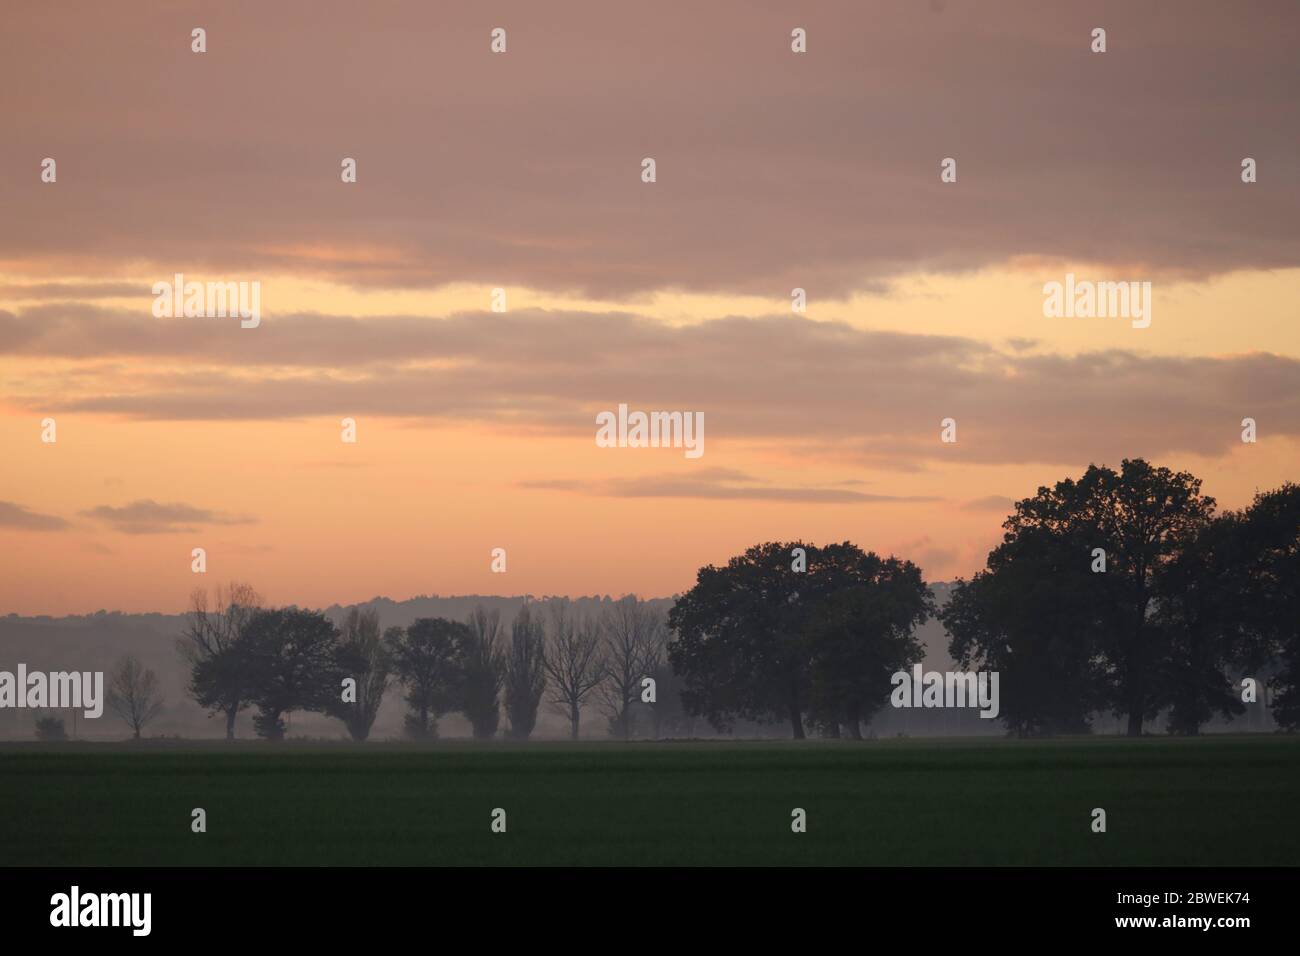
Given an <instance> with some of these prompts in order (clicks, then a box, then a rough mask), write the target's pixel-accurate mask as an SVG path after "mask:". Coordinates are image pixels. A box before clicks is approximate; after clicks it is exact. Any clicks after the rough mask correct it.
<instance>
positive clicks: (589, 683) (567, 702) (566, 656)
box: [545, 598, 605, 740]
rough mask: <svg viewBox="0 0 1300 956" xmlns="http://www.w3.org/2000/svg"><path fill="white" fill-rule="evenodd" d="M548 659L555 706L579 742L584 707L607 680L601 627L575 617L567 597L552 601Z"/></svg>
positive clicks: (551, 700) (589, 620) (552, 699)
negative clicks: (589, 696) (602, 653)
mask: <svg viewBox="0 0 1300 956" xmlns="http://www.w3.org/2000/svg"><path fill="white" fill-rule="evenodd" d="M550 612H551V617H550V622H549V628H548V631H549V633H548V635H547V649H546V657H545V667H546V676H547V677H548V678H549V679H550V688H551V699H550V702H551V706H552V707H553V708H554V709H555V710H556V711H558V712H559V713H561V714H563V715H564V716H565V717H567V718H568V719H569V730H570V736H571V737H572V739H574V740H577V739H578V723H579V720H580V719H581V716H582V704H583V702H584V701H585V700H586V699H587V697H588V695H590V694H591V692H592V691H593V690H595V689H596V688H597V687H598V686H600V682H601V681H602V680H603V679H604V675H605V661H604V658H603V656H602V655H601V633H600V628H599V627H598V626H597V625H596V623H595V622H594V621H593V620H592V619H591V618H590V617H585V616H584V617H583V618H582V619H581V620H576V619H575V618H574V615H573V612H572V609H571V607H570V605H569V601H568V599H567V598H561V599H559V600H556V601H554V602H552V604H551V607H550Z"/></svg>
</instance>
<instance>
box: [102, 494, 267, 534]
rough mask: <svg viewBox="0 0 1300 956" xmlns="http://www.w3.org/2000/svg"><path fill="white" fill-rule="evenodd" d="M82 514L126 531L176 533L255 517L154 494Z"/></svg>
mask: <svg viewBox="0 0 1300 956" xmlns="http://www.w3.org/2000/svg"><path fill="white" fill-rule="evenodd" d="M81 514H82V515H83V516H85V517H88V518H95V519H98V520H100V521H103V522H105V523H107V524H108V525H110V526H111V527H112V528H113V529H114V530H115V531H120V532H122V533H123V534H175V533H178V532H193V531H196V530H198V527H199V526H200V525H236V524H252V523H253V522H254V521H255V520H256V519H254V518H250V517H246V516H243V515H230V514H225V513H223V512H220V511H212V510H209V509H207V508H197V507H195V506H194V505H187V504H183V503H181V502H173V503H160V502H157V501H154V500H153V499H151V498H141V499H140V500H138V501H132V502H131V503H130V504H127V505H123V506H122V507H120V508H114V507H111V506H109V505H100V506H98V507H96V508H91V509H90V510H88V511H83V512H81Z"/></svg>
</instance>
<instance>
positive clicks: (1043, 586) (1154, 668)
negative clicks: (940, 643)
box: [669, 459, 1300, 737]
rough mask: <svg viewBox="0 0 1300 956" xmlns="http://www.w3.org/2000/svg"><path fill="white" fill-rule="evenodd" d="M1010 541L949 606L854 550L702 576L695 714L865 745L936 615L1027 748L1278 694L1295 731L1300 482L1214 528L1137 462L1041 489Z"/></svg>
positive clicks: (686, 659) (1202, 509)
mask: <svg viewBox="0 0 1300 956" xmlns="http://www.w3.org/2000/svg"><path fill="white" fill-rule="evenodd" d="M1003 529H1004V535H1003V539H1002V543H1001V544H999V545H998V546H997V547H996V548H995V549H994V550H993V551H992V552H990V554H989V556H988V560H987V564H986V567H985V568H984V569H983V570H981V571H979V572H978V573H977V574H975V575H974V576H973V577H972V578H970V579H969V580H960V579H959V580H958V581H957V583H956V585H955V588H954V590H953V593H952V595H951V597H950V599H949V601H948V602H947V603H946V604H945V606H944V607H943V609H942V610H939V611H936V609H935V607H934V604H933V603H932V598H931V595H930V589H929V588H928V587H927V586H926V584H925V582H924V581H923V580H922V579H921V574H920V571H919V570H918V569H917V568H916V567H915V566H914V565H912V564H911V563H910V562H908V561H900V560H899V559H897V558H893V557H890V558H880V557H878V556H876V555H875V554H873V553H871V552H865V553H864V552H863V551H861V550H860V549H859V548H857V547H855V546H853V545H851V544H848V543H845V544H839V545H832V546H829V547H824V548H816V547H813V546H812V545H808V544H805V543H802V542H785V543H774V542H773V543H768V544H762V545H757V546H755V547H753V548H750V549H749V550H748V551H746V552H745V554H743V555H741V556H739V557H736V558H733V559H732V560H731V561H730V562H729V563H728V564H727V565H726V566H725V567H721V568H718V567H713V566H709V567H705V568H702V569H701V570H700V572H699V574H698V577H697V580H696V584H695V586H694V587H693V588H692V589H691V590H690V591H688V592H687V593H686V594H685V595H683V596H682V597H680V598H679V599H678V600H677V602H676V604H675V605H674V606H673V608H672V610H671V611H670V613H669V624H670V627H671V628H672V629H673V631H674V640H673V642H672V643H671V644H670V645H669V658H670V660H671V662H672V664H673V667H674V668H675V669H676V671H677V672H678V673H679V674H680V675H681V677H682V678H683V680H684V683H685V691H684V694H683V698H684V700H685V701H686V703H687V706H688V707H689V708H691V709H692V710H695V711H696V712H700V713H704V714H707V715H708V716H709V719H710V720H711V721H712V722H713V723H714V724H715V725H717V726H720V727H721V726H725V725H726V724H727V722H728V721H729V720H732V719H734V718H736V717H749V718H753V717H766V718H768V719H778V718H779V719H788V720H789V722H790V726H791V731H792V733H793V735H794V736H795V737H802V736H804V733H805V730H804V722H805V719H808V720H810V721H811V722H812V723H813V724H814V725H815V726H819V727H820V728H821V729H822V730H823V732H824V733H826V734H828V735H829V736H838V735H839V733H840V729H841V728H842V727H847V729H848V731H849V733H850V735H852V736H855V737H856V736H858V735H859V732H860V731H859V721H861V720H862V719H865V718H867V717H869V716H870V714H871V713H873V712H874V711H875V710H877V709H878V708H879V707H881V706H882V705H883V704H884V702H885V701H886V699H887V698H888V696H889V693H890V689H891V685H890V683H889V679H888V675H890V674H892V673H894V672H896V671H899V670H906V669H907V668H908V667H909V666H910V665H911V664H913V663H915V662H916V661H918V660H919V659H920V656H921V648H920V647H919V645H918V644H917V642H916V640H915V638H914V630H915V628H916V627H917V626H918V625H919V624H921V623H922V622H924V621H925V620H926V619H927V618H929V617H930V616H932V615H936V614H937V617H938V619H939V620H940V622H941V623H942V624H943V626H944V628H945V630H946V632H947V634H948V637H949V652H950V654H951V656H952V657H953V659H954V660H955V661H957V662H958V664H959V666H961V667H962V668H964V669H967V670H970V669H976V670H982V671H983V670H988V671H997V672H998V673H999V675H1000V681H1001V687H1002V701H1003V705H1002V710H1001V715H1000V719H1002V720H1003V721H1004V722H1005V724H1006V726H1007V728H1008V730H1009V731H1010V732H1013V733H1017V734H1020V735H1033V734H1057V733H1086V732H1089V731H1090V730H1091V724H1092V721H1093V720H1094V719H1095V718H1096V716H1097V715H1098V714H1100V713H1104V712H1106V711H1110V712H1111V713H1113V714H1115V715H1116V716H1119V717H1125V718H1127V725H1128V726H1127V730H1128V733H1129V735H1132V736H1136V735H1140V734H1141V733H1142V731H1143V727H1144V725H1145V724H1146V723H1147V722H1149V721H1151V720H1152V719H1154V718H1155V717H1156V716H1157V715H1158V714H1160V713H1167V715H1168V729H1169V730H1170V731H1171V732H1174V733H1181V734H1195V733H1198V732H1199V731H1200V729H1201V727H1203V726H1204V725H1205V724H1206V723H1207V722H1208V721H1209V720H1210V719H1211V718H1212V717H1213V716H1215V715H1218V716H1221V717H1223V718H1225V719H1231V718H1232V717H1234V716H1236V715H1239V714H1241V713H1242V712H1243V711H1244V710H1245V705H1244V703H1243V698H1245V699H1246V700H1250V699H1252V698H1251V695H1252V694H1253V693H1261V694H1263V695H1264V699H1263V701H1262V702H1263V703H1264V704H1266V705H1267V703H1268V700H1267V697H1268V695H1269V693H1270V692H1272V701H1271V703H1272V711H1273V714H1274V717H1275V718H1276V719H1277V721H1278V723H1279V724H1280V725H1282V726H1283V727H1287V728H1291V729H1294V728H1296V727H1297V725H1300V687H1298V685H1297V681H1300V486H1297V485H1295V484H1290V483H1288V484H1286V485H1284V486H1282V487H1281V488H1278V489H1275V490H1273V491H1268V492H1261V493H1258V494H1257V495H1256V496H1255V499H1254V501H1253V502H1252V504H1251V505H1250V506H1249V507H1247V508H1245V509H1243V510H1241V511H1225V512H1222V513H1219V512H1216V503H1215V501H1214V499H1213V498H1210V497H1208V496H1206V495H1204V494H1202V492H1201V481H1200V479H1198V478H1196V477H1194V476H1193V475H1191V474H1189V473H1187V472H1177V471H1172V470H1170V469H1168V468H1163V467H1156V466H1153V465H1151V464H1150V463H1148V462H1146V461H1144V460H1142V459H1135V460H1125V461H1124V462H1123V464H1122V466H1121V468H1120V469H1119V470H1118V471H1116V470H1113V469H1111V468H1106V467H1099V466H1095V465H1094V466H1092V467H1089V468H1088V470H1087V471H1086V472H1085V474H1084V475H1083V476H1082V477H1080V478H1078V479H1065V480H1062V481H1060V482H1058V483H1057V484H1055V485H1054V486H1052V487H1050V488H1049V487H1042V488H1039V489H1038V491H1037V493H1036V494H1035V495H1033V496H1032V497H1030V498H1026V499H1024V500H1022V501H1019V502H1017V503H1016V504H1015V510H1014V513H1013V514H1012V515H1010V516H1009V517H1008V518H1007V520H1006V522H1005V523H1004V524H1003ZM800 555H806V567H801V566H800V563H799V561H798V556H800ZM792 556H794V559H792Z"/></svg>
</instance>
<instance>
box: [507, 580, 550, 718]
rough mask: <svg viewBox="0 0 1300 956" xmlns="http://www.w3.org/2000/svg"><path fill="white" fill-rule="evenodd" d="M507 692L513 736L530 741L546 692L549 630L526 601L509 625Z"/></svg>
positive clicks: (508, 714) (508, 712)
mask: <svg viewBox="0 0 1300 956" xmlns="http://www.w3.org/2000/svg"><path fill="white" fill-rule="evenodd" d="M505 691H506V716H507V717H509V718H510V736H511V737H514V738H515V739H517V740H527V739H528V737H529V736H530V735H531V734H532V732H533V728H534V727H535V726H537V707H538V705H539V704H540V703H541V700H542V694H543V693H544V692H545V691H546V633H545V631H544V629H543V627H542V622H541V621H540V620H538V619H537V618H535V617H534V616H533V613H532V610H531V608H530V607H529V605H527V604H525V605H524V606H523V607H522V608H520V609H519V613H518V614H516V615H515V619H514V621H513V622H512V624H511V626H510V651H509V653H508V655H507V658H506V683H505Z"/></svg>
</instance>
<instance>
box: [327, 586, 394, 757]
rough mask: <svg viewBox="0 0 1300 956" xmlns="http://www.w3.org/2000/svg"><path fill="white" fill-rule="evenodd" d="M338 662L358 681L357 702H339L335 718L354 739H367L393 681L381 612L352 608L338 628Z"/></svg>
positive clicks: (371, 609)
mask: <svg viewBox="0 0 1300 956" xmlns="http://www.w3.org/2000/svg"><path fill="white" fill-rule="evenodd" d="M339 663H340V665H341V666H342V668H343V670H344V671H345V672H346V673H347V676H349V677H351V678H353V679H354V680H355V681H356V682H357V692H356V701H355V702H340V703H339V704H337V705H336V708H337V709H336V715H337V716H338V717H339V718H340V719H341V720H342V721H343V723H344V724H345V725H346V726H347V728H348V733H349V734H351V735H352V739H353V740H358V741H360V740H365V739H366V738H367V737H369V736H370V728H371V727H373V726H374V724H375V717H377V716H378V715H379V705H380V704H382V703H383V701H384V693H385V692H386V691H387V690H388V688H389V686H390V685H391V684H392V682H393V677H392V659H391V656H390V652H389V648H388V646H387V645H386V644H385V643H384V639H383V637H382V636H381V634H380V632H379V612H378V611H376V610H374V609H373V608H368V609H367V610H364V611H363V610H361V609H360V608H355V607H354V608H352V609H351V610H350V611H348V613H347V616H346V617H345V618H344V619H343V626H342V627H341V628H340V629H339Z"/></svg>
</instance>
